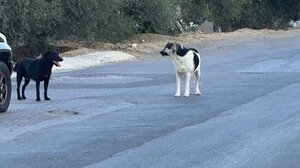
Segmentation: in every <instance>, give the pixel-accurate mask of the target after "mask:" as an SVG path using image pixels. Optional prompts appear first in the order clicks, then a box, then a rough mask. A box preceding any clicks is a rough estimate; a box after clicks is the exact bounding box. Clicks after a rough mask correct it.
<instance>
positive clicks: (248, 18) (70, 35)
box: [0, 0, 300, 51]
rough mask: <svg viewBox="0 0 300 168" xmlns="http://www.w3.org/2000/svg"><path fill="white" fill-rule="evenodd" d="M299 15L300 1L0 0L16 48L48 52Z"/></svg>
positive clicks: (269, 24)
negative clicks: (60, 44) (61, 44)
mask: <svg viewBox="0 0 300 168" xmlns="http://www.w3.org/2000/svg"><path fill="white" fill-rule="evenodd" d="M298 13H300V1H299V0H151V1H150V0H88V1H86V0H73V1H66V0H14V1H7V0H0V18H1V19H0V32H3V33H4V34H5V35H6V36H7V37H8V40H9V41H10V43H11V45H12V46H13V47H18V46H26V49H30V50H32V51H44V50H46V49H47V48H49V46H52V45H55V42H57V41H58V40H64V41H87V42H89V41H98V42H110V43H116V42H120V41H122V40H125V39H127V38H129V37H131V36H134V35H136V34H141V33H156V34H167V35H176V34H179V33H181V31H182V30H181V29H180V23H181V24H184V25H188V26H195V25H200V24H201V23H203V21H204V20H208V21H212V22H214V24H215V25H216V26H217V27H220V29H221V30H222V31H234V30H237V29H240V28H251V29H263V28H268V29H286V28H288V26H289V25H288V23H289V21H290V20H291V19H294V20H296V19H298ZM178 22H180V23H178ZM191 23H192V24H191Z"/></svg>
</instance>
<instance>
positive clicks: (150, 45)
mask: <svg viewBox="0 0 300 168" xmlns="http://www.w3.org/2000/svg"><path fill="white" fill-rule="evenodd" d="M299 33H300V30H299V29H298V30H292V29H290V30H285V31H284V30H279V31H275V30H267V29H262V30H252V29H240V30H237V31H235V32H228V33H213V34H203V33H200V32H190V33H184V34H181V35H179V36H167V35H158V34H140V35H136V36H134V37H132V38H130V39H128V40H126V41H123V42H122V43H117V44H110V43H99V42H96V43H91V44H89V45H88V47H86V45H85V46H84V45H82V46H80V45H78V44H76V45H77V46H78V49H76V50H71V51H68V52H65V53H62V56H65V57H68V56H76V55H84V54H88V53H92V52H96V51H122V52H125V53H128V54H131V55H134V56H136V57H140V56H144V55H147V54H150V53H153V52H155V51H158V50H160V49H162V48H163V47H164V44H165V43H166V42H168V41H176V42H179V43H181V44H184V45H186V44H194V43H201V42H206V41H216V40H217V41H220V40H225V39H235V38H258V37H277V38H281V37H289V36H294V35H295V34H299Z"/></svg>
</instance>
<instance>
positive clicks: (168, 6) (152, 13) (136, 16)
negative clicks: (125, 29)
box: [124, 0, 180, 34]
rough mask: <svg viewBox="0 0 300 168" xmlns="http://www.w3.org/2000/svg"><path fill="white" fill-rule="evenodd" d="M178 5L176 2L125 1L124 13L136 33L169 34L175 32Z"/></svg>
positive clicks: (165, 0)
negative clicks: (129, 19) (130, 20)
mask: <svg viewBox="0 0 300 168" xmlns="http://www.w3.org/2000/svg"><path fill="white" fill-rule="evenodd" d="M179 4H180V2H179V1H176V0H175V1H174V0H152V1H149V0H126V1H125V4H124V11H125V13H126V15H127V16H128V17H130V18H131V19H132V20H133V21H134V24H135V30H136V32H139V33H160V34H169V33H174V32H175V31H176V19H177V18H178V13H179V12H180V11H179V10H180V8H179Z"/></svg>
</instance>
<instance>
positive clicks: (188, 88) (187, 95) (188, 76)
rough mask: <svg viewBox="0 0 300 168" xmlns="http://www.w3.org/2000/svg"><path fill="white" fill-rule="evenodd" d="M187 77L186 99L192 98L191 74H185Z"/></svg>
mask: <svg viewBox="0 0 300 168" xmlns="http://www.w3.org/2000/svg"><path fill="white" fill-rule="evenodd" d="M185 77H186V82H185V92H184V96H185V97H189V96H190V80H191V73H190V72H187V73H186V74H185Z"/></svg>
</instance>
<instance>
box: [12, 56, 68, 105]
mask: <svg viewBox="0 0 300 168" xmlns="http://www.w3.org/2000/svg"><path fill="white" fill-rule="evenodd" d="M61 61H63V58H61V57H60V56H59V55H58V53H56V52H54V51H49V52H46V53H45V54H44V55H43V56H42V58H40V59H32V58H23V59H21V60H19V61H18V62H17V63H16V65H15V66H14V71H15V72H17V95H18V100H22V99H26V97H25V88H26V86H27V85H28V84H29V82H30V79H33V80H35V81H36V101H41V98H40V82H41V81H44V98H45V100H50V98H49V97H48V95H47V90H48V84H49V79H50V76H51V73H52V67H53V65H55V66H57V67H60V64H59V62H61ZM23 77H24V78H25V83H24V85H23V87H22V97H21V96H20V84H21V82H22V78H23Z"/></svg>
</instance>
